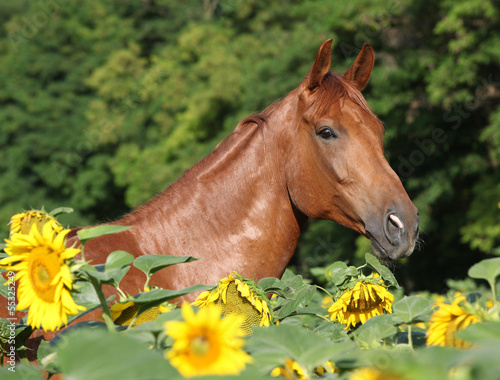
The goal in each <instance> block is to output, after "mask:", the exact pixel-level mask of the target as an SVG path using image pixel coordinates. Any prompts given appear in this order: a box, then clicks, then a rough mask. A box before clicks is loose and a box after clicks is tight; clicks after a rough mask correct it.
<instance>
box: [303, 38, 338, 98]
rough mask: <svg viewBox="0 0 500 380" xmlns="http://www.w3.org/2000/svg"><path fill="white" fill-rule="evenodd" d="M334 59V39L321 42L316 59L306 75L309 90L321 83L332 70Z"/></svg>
mask: <svg viewBox="0 0 500 380" xmlns="http://www.w3.org/2000/svg"><path fill="white" fill-rule="evenodd" d="M331 59H332V39H331V38H330V39H329V40H326V41H325V42H323V43H322V44H321V46H320V47H319V50H318V54H317V55H316V60H315V61H314V63H313V65H312V66H311V68H310V69H309V72H308V73H307V76H306V84H307V88H308V89H309V90H314V89H315V88H317V87H319V86H320V85H321V82H322V81H323V78H324V77H325V75H326V74H327V73H328V70H330V62H331Z"/></svg>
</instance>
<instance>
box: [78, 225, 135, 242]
mask: <svg viewBox="0 0 500 380" xmlns="http://www.w3.org/2000/svg"><path fill="white" fill-rule="evenodd" d="M130 228H132V226H115V225H109V224H103V225H101V226H96V227H92V228H84V229H81V230H79V231H78V232H77V233H76V234H77V235H78V239H79V240H80V242H81V243H82V244H85V243H86V242H87V241H89V240H91V239H94V238H96V237H99V236H105V235H112V234H117V233H119V232H123V231H126V230H128V229H130Z"/></svg>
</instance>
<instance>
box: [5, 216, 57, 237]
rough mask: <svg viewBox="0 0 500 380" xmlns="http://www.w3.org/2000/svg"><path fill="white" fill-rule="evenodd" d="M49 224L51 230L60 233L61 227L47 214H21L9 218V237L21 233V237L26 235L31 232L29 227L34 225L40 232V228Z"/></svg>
mask: <svg viewBox="0 0 500 380" xmlns="http://www.w3.org/2000/svg"><path fill="white" fill-rule="evenodd" d="M46 223H49V224H50V225H51V226H52V229H53V230H54V231H56V232H60V231H61V230H62V229H63V227H62V226H61V225H60V224H59V223H58V222H57V220H55V219H54V218H53V217H52V216H50V215H49V214H47V213H45V212H43V211H38V210H31V211H26V212H22V213H20V214H16V215H14V216H13V217H12V218H10V222H9V224H10V235H11V236H12V235H14V234H17V233H21V234H23V235H28V234H29V233H30V231H31V226H32V225H36V226H37V228H38V231H40V233H41V232H42V227H43V226H44V225H45V224H46Z"/></svg>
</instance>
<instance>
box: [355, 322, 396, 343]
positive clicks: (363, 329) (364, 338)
mask: <svg viewBox="0 0 500 380" xmlns="http://www.w3.org/2000/svg"><path fill="white" fill-rule="evenodd" d="M396 333H397V328H396V326H394V321H393V317H392V315H390V314H381V315H376V316H374V317H372V318H370V319H369V320H367V321H366V322H365V323H364V324H362V325H361V326H359V327H358V328H357V329H356V332H355V335H356V338H357V340H358V341H360V342H363V343H365V344H367V345H368V346H372V347H373V346H375V347H378V346H380V343H379V342H380V341H381V340H382V339H384V338H388V337H390V336H393V335H395V334H396Z"/></svg>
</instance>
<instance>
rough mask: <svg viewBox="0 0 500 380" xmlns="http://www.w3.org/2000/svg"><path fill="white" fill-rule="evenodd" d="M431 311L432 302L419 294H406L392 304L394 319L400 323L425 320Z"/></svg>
mask: <svg viewBox="0 0 500 380" xmlns="http://www.w3.org/2000/svg"><path fill="white" fill-rule="evenodd" d="M430 311H431V304H430V302H429V301H427V300H426V299H425V298H422V297H419V296H405V297H403V298H401V299H400V300H399V301H397V302H395V303H394V304H393V305H392V312H393V315H394V319H395V321H396V322H398V323H417V322H422V321H425V320H427V317H428V316H427V314H428V313H429V312H430Z"/></svg>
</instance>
